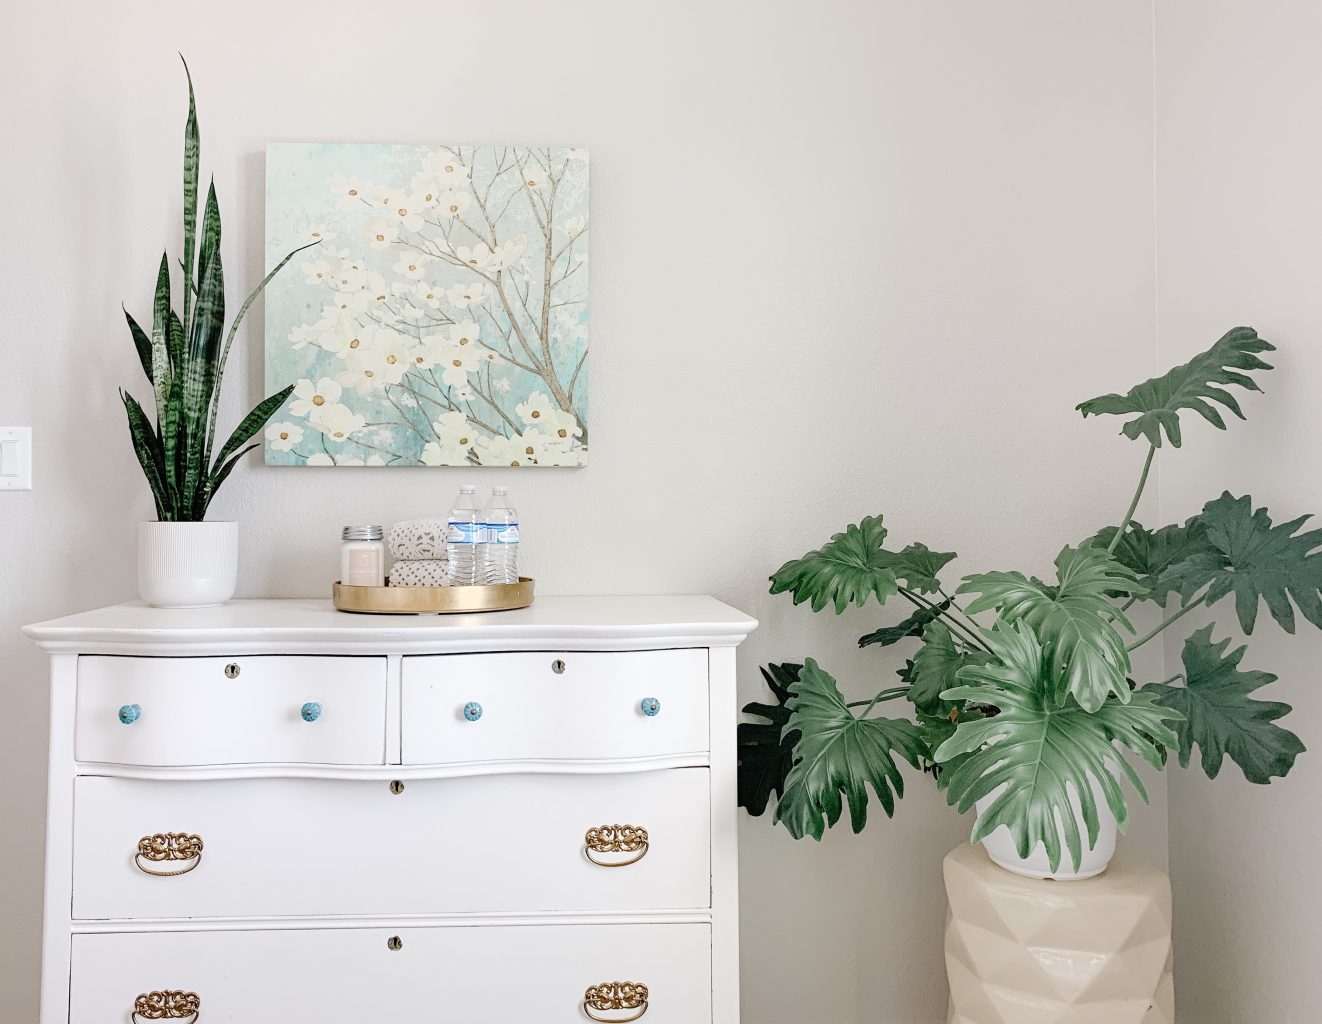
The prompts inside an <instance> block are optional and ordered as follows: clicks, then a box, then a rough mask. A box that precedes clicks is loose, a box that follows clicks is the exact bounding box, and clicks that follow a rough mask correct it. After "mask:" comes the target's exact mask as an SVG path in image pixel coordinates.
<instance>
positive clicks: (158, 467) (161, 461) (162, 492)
mask: <svg viewBox="0 0 1322 1024" xmlns="http://www.w3.org/2000/svg"><path fill="white" fill-rule="evenodd" d="M119 398H120V401H122V402H123V403H124V412H125V413H126V414H127V415H128V421H129V436H130V437H131V438H132V440H133V452H134V454H135V455H137V457H138V464H139V465H140V466H142V472H143V475H144V476H146V478H147V486H148V487H150V488H151V496H152V501H154V502H155V504H156V518H158V519H160V520H164V519H165V513H166V511H167V509H168V507H169V506H168V494H167V491H166V486H165V458H164V455H163V453H162V451H161V440H160V438H158V437H157V436H156V431H155V430H154V429H152V425H151V421H150V420H149V419H148V418H147V414H146V413H145V412H143V411H142V406H141V405H139V404H138V400H137V399H136V398H134V397H133V396H132V395H130V394H129V393H128V392H127V391H125V390H124V389H123V388H120V391H119Z"/></svg>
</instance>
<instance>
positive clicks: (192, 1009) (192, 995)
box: [133, 989, 202, 1024]
mask: <svg viewBox="0 0 1322 1024" xmlns="http://www.w3.org/2000/svg"><path fill="white" fill-rule="evenodd" d="M201 1016H202V1000H201V999H199V998H198V995H197V993H196V992H180V991H178V990H177V989H175V990H172V991H167V992H144V993H142V994H141V995H140V996H138V998H137V999H135V1000H134V1001H133V1022H134V1024H137V1022H138V1021H140V1020H187V1021H188V1022H189V1024H194V1022H195V1021H196V1020H197V1019H198V1018H199V1017H201Z"/></svg>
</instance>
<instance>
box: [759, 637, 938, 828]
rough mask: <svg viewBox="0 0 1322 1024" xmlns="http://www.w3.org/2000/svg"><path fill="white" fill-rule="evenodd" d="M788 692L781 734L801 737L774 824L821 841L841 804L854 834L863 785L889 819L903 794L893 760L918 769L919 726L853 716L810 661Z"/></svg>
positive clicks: (862, 809)
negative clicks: (846, 809) (787, 712)
mask: <svg viewBox="0 0 1322 1024" xmlns="http://www.w3.org/2000/svg"><path fill="white" fill-rule="evenodd" d="M790 693H791V696H790V698H789V700H788V701H786V703H785V706H786V707H788V708H789V709H790V712H791V714H790V718H789V721H788V722H786V724H785V727H784V733H785V734H786V735H788V734H789V733H790V732H792V731H794V730H798V732H799V733H800V734H801V735H800V736H799V741H798V742H797V743H796V744H795V745H794V767H793V768H791V769H790V773H789V776H788V777H787V778H786V780H785V792H784V794H783V795H782V796H781V799H780V805H779V806H778V807H777V808H776V820H777V821H779V822H783V823H784V825H785V827H786V828H787V829H789V832H790V835H792V836H794V838H795V839H802V838H803V837H804V836H812V837H813V838H814V839H818V840H820V839H821V838H822V835H823V833H824V832H825V830H826V828H827V827H828V826H834V825H835V824H836V822H838V821H839V820H840V815H841V813H842V811H843V803H844V802H847V803H848V805H849V816H850V822H851V824H852V826H853V829H854V831H855V832H856V833H857V832H861V831H862V830H863V827H864V826H865V825H866V824H867V820H868V787H869V786H871V787H872V790H873V791H874V792H875V793H876V795H877V799H878V800H879V801H881V806H882V808H883V809H884V810H885V812H886V815H887V817H890V816H892V815H893V814H894V813H895V798H896V797H897V796H901V797H902V796H903V795H904V779H903V778H902V777H901V775H900V771H899V768H898V767H897V766H896V764H895V755H897V754H898V755H899V756H900V757H901V758H903V759H904V760H906V761H908V762H909V763H910V764H911V765H913V766H914V767H915V768H918V767H919V766H920V758H922V757H923V756H924V754H925V753H926V751H927V747H926V745H925V744H924V742H923V737H922V734H921V733H920V732H919V731H918V727H917V726H915V725H914V724H913V723H912V722H906V721H901V720H898V719H888V718H856V717H855V716H854V714H853V712H851V711H850V710H849V708H848V707H847V706H846V705H845V699H844V697H843V696H841V694H840V689H839V687H838V686H836V682H835V680H834V679H832V678H831V676H830V675H829V674H828V673H827V672H825V671H823V670H822V669H821V668H820V667H818V665H817V663H816V662H815V661H813V660H812V659H811V658H809V659H808V660H807V661H805V662H804V665H803V671H802V672H801V673H800V675H799V679H798V681H797V682H795V683H794V684H793V685H792V686H791V687H790ZM892 789H893V790H894V792H892ZM842 795H843V802H842Z"/></svg>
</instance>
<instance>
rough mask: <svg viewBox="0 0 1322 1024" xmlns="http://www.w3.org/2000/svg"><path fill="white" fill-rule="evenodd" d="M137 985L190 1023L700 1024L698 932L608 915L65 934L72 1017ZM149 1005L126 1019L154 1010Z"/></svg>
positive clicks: (124, 1014) (706, 1016) (706, 985)
mask: <svg viewBox="0 0 1322 1024" xmlns="http://www.w3.org/2000/svg"><path fill="white" fill-rule="evenodd" d="M589 990H592V991H591V992H589ZM153 993H154V994H155V998H153V995H152V994H153ZM140 996H141V997H143V998H144V1004H143V1005H145V1006H150V1005H151V1004H152V1003H153V1002H154V1003H155V1004H156V1005H158V1006H160V1005H173V1006H174V1007H176V1009H175V1010H174V1011H173V1012H171V1013H169V1014H168V1016H169V1017H170V1018H171V1019H179V1020H185V1021H190V1022H191V1021H192V1019H193V1018H192V1016H191V1014H192V1013H193V1012H196V1013H197V1015H198V1016H197V1019H198V1020H199V1022H203V1024H217V1022H220V1021H228V1022H231V1024H294V1022H311V1021H315V1022H316V1024H376V1022H384V1021H392V1022H393V1021H400V1022H404V1021H409V1022H413V1021H416V1022H419V1024H422V1022H432V1021H436V1022H455V1024H459V1022H464V1024H468V1022H476V1021H481V1022H483V1024H529V1022H535V1024H583V1021H585V1020H590V1019H596V1020H604V1021H619V1020H634V1019H639V1017H641V1018H642V1019H643V1020H644V1021H645V1024H709V1022H710V1021H711V933H710V929H709V927H708V926H707V925H702V924H656V925H623V924H621V925H614V924H612V925H582V926H566V925H555V926H545V927H538V926H523V927H501V926H498V927H454V928H402V929H397V930H389V929H380V928H351V929H338V930H306V931H295V930H289V931H226V932H182V933H168V932H167V933H154V934H153V933H141V934H100V935H75V936H74V938H73V981H72V985H71V988H70V1006H69V1019H70V1021H71V1022H72V1024H129V1021H131V1020H133V1019H134V1018H133V1010H134V1005H135V1003H136V1002H137V1001H138V999H139V997H140ZM585 1003H587V1004H588V1005H585ZM640 1011H642V1012H641V1014H640ZM155 1013H156V1016H155V1018H153V1017H152V1016H151V1015H150V1013H148V1014H139V1016H138V1017H137V1018H136V1019H137V1020H139V1021H143V1020H147V1019H156V1018H163V1017H166V1016H167V1014H166V1013H164V1012H160V1011H155Z"/></svg>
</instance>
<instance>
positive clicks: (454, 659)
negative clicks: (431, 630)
mask: <svg viewBox="0 0 1322 1024" xmlns="http://www.w3.org/2000/svg"><path fill="white" fill-rule="evenodd" d="M403 723H404V724H403V757H404V763H405V764H449V763H454V762H488V761H512V760H523V761H536V760H596V759H616V758H619V759H628V758H641V757H656V756H660V755H664V754H683V753H694V752H703V751H706V750H707V749H708V746H709V737H708V723H707V652H706V651H705V650H673V651H622V652H610V653H605V652H601V653H598V652H588V653H583V652H569V653H555V652H537V653H520V654H445V655H434V656H433V655H426V656H418V657H406V658H405V659H404V693H403Z"/></svg>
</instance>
